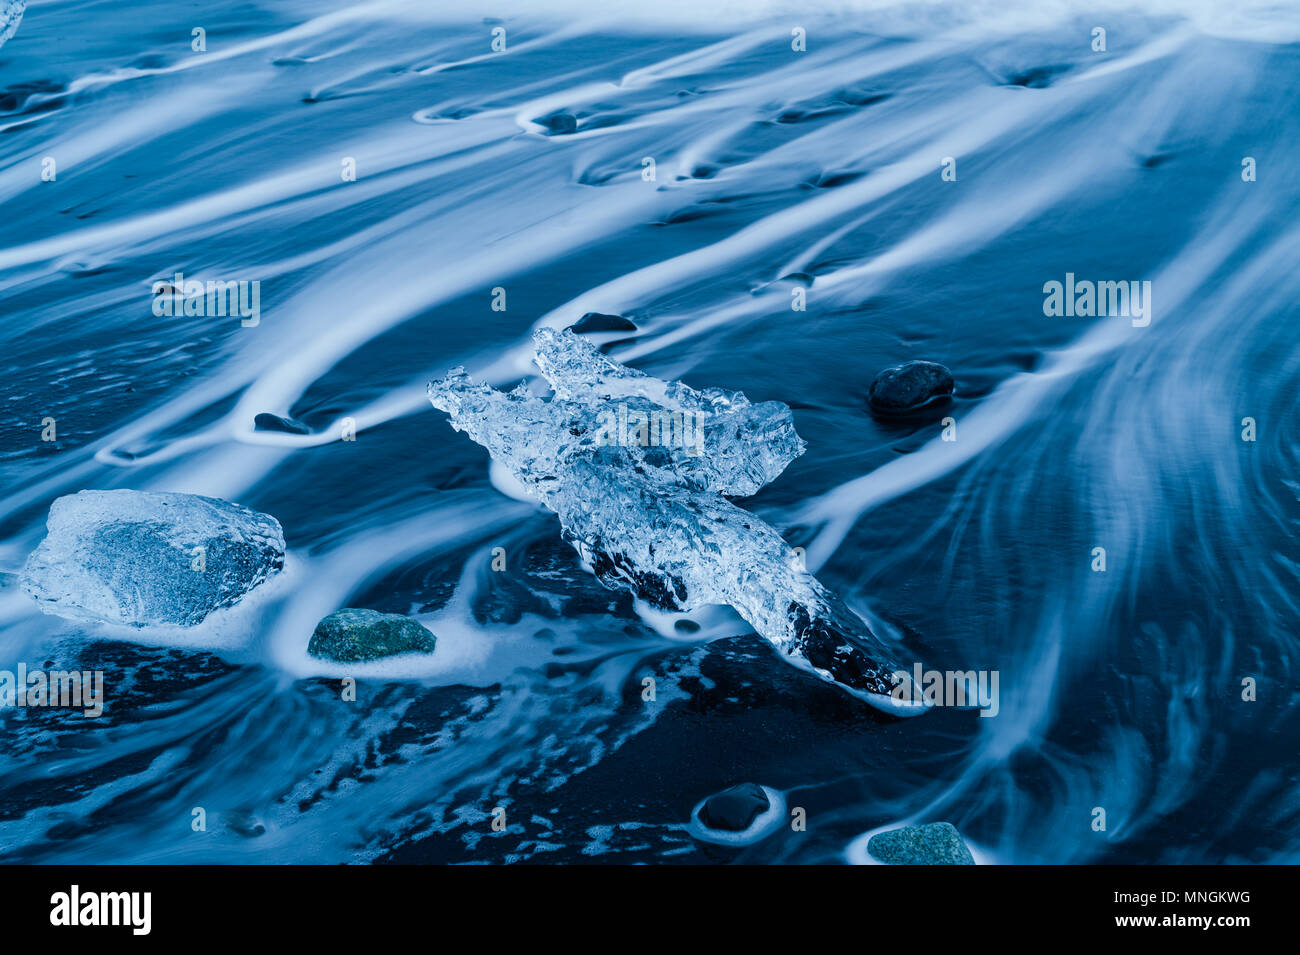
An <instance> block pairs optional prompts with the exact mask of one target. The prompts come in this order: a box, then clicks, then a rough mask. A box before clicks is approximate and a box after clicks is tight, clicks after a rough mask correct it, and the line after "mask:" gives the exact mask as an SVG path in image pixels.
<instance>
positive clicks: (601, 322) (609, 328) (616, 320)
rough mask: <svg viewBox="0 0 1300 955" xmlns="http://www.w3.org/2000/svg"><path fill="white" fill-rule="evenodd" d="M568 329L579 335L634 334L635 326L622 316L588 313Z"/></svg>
mask: <svg viewBox="0 0 1300 955" xmlns="http://www.w3.org/2000/svg"><path fill="white" fill-rule="evenodd" d="M569 328H570V329H571V330H572V331H574V332H575V333H577V334H579V335H581V334H583V333H585V332H634V331H636V325H635V324H633V323H632V322H631V321H629V320H628V319H626V318H624V317H623V316H622V315H607V314H605V313H604V312H588V313H587V314H586V315H584V316H582V318H580V319H578V320H577V321H576V322H574V323H573V324H572V325H570V326H569Z"/></svg>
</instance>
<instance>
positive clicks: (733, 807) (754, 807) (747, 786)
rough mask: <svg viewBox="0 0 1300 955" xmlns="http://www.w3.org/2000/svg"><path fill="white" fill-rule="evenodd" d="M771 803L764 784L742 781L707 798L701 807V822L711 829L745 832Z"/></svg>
mask: <svg viewBox="0 0 1300 955" xmlns="http://www.w3.org/2000/svg"><path fill="white" fill-rule="evenodd" d="M771 805H772V804H771V802H770V800H768V798H767V792H766V790H764V789H763V787H762V786H760V785H758V784H757V783H741V784H740V785H739V786H732V787H731V788H730V789H724V790H723V791H722V792H720V793H716V794H715V795H712V796H710V797H709V798H708V799H706V800H705V801H704V805H703V806H701V807H700V822H702V823H704V825H706V826H708V827H709V828H710V829H723V830H726V831H727V832H744V831H745V830H746V829H748V828H749V827H750V826H751V825H753V823H754V820H755V819H757V818H758V817H759V816H761V815H762V814H763V813H764V812H766V811H767V810H768V809H769V808H770V807H771Z"/></svg>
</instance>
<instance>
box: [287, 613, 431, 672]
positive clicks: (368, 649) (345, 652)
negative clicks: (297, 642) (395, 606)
mask: <svg viewBox="0 0 1300 955" xmlns="http://www.w3.org/2000/svg"><path fill="white" fill-rule="evenodd" d="M436 642H437V638H436V637H434V635H433V634H432V633H430V632H429V631H428V629H426V628H425V627H422V626H421V625H420V624H419V623H417V622H416V621H414V620H412V619H411V618H410V617H403V616H402V615H401V614H396V613H380V612H379V611H377V610H358V609H356V608H353V607H345V608H344V609H342V610H336V611H334V612H333V613H332V614H330V615H329V616H328V617H326V618H325V619H324V620H322V621H321V622H320V623H318V624H316V632H315V633H313V634H312V635H311V642H310V643H309V644H307V652H308V653H309V654H311V655H312V656H314V657H322V658H324V659H326V660H336V661H338V662H339V663H357V662H360V661H364V660H378V659H381V658H383V657H391V656H393V655H395V654H398V653H432V652H433V648H434V645H435V643H436Z"/></svg>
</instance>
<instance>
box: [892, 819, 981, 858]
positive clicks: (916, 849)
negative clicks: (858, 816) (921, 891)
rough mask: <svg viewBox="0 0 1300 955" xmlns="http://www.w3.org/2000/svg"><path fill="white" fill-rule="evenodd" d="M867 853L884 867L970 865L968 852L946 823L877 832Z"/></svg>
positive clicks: (959, 837) (970, 856) (958, 835)
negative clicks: (882, 863)
mask: <svg viewBox="0 0 1300 955" xmlns="http://www.w3.org/2000/svg"><path fill="white" fill-rule="evenodd" d="M867 852H869V853H871V855H873V856H875V857H876V858H877V859H879V860H880V861H881V862H884V863H886V864H887V865H974V864H975V859H974V857H973V856H972V855H971V854H970V849H968V848H967V847H966V843H965V842H963V841H962V838H961V833H959V832H958V831H957V828H956V827H955V826H954V825H953V824H952V823H950V822H932V823H930V824H929V825H925V826H904V827H903V828H902V829H891V830H889V831H888V832H878V833H876V834H875V835H874V836H872V837H871V839H870V841H869V842H867Z"/></svg>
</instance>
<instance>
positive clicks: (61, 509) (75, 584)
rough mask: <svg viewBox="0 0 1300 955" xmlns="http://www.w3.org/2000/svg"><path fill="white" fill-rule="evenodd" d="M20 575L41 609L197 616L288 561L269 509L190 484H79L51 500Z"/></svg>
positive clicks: (180, 620)
mask: <svg viewBox="0 0 1300 955" xmlns="http://www.w3.org/2000/svg"><path fill="white" fill-rule="evenodd" d="M46 528H47V531H48V533H47V535H46V537H45V539H44V540H43V541H41V543H40V546H38V547H37V548H36V550H35V551H33V552H32V554H31V556H30V557H28V558H27V563H26V565H25V566H24V567H23V570H22V574H21V577H20V582H21V584H22V586H23V589H25V590H26V591H27V593H28V594H30V595H31V596H32V598H33V599H34V600H35V601H36V602H37V604H38V605H39V606H40V608H41V610H43V611H45V612H46V613H53V614H57V615H59V616H61V617H70V618H73V619H82V620H94V621H103V622H106V623H115V624H126V625H129V626H133V627H143V626H149V625H154V624H172V625H176V626H182V627H190V626H194V625H196V624H198V623H200V622H202V621H203V619H204V618H205V617H207V616H208V614H210V613H212V611H214V610H217V609H219V608H222V607H229V606H232V605H234V604H236V603H238V602H239V601H240V600H241V599H242V598H243V597H244V595H245V594H247V593H248V592H249V591H250V590H252V589H253V588H254V587H256V586H257V585H258V584H260V583H262V582H263V581H264V580H266V579H267V578H268V577H270V576H271V575H272V574H274V573H276V572H277V571H279V570H280V569H281V568H282V567H283V566H284V532H283V531H282V530H281V528H280V522H279V521H277V520H276V519H275V518H274V517H270V516H269V515H267V514H260V513H258V512H257V511H253V510H249V509H248V508H246V507H241V506H240V505H238V504H232V503H230V502H229V501H222V500H219V499H217V498H212V497H200V496H198V495H196V494H176V493H166V492H155V491H128V490H117V491H81V492H79V493H77V494H70V495H68V496H66V497H61V498H58V499H57V500H56V501H55V502H54V504H53V505H52V506H51V507H50V515H49V519H48V520H47V522H46Z"/></svg>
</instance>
